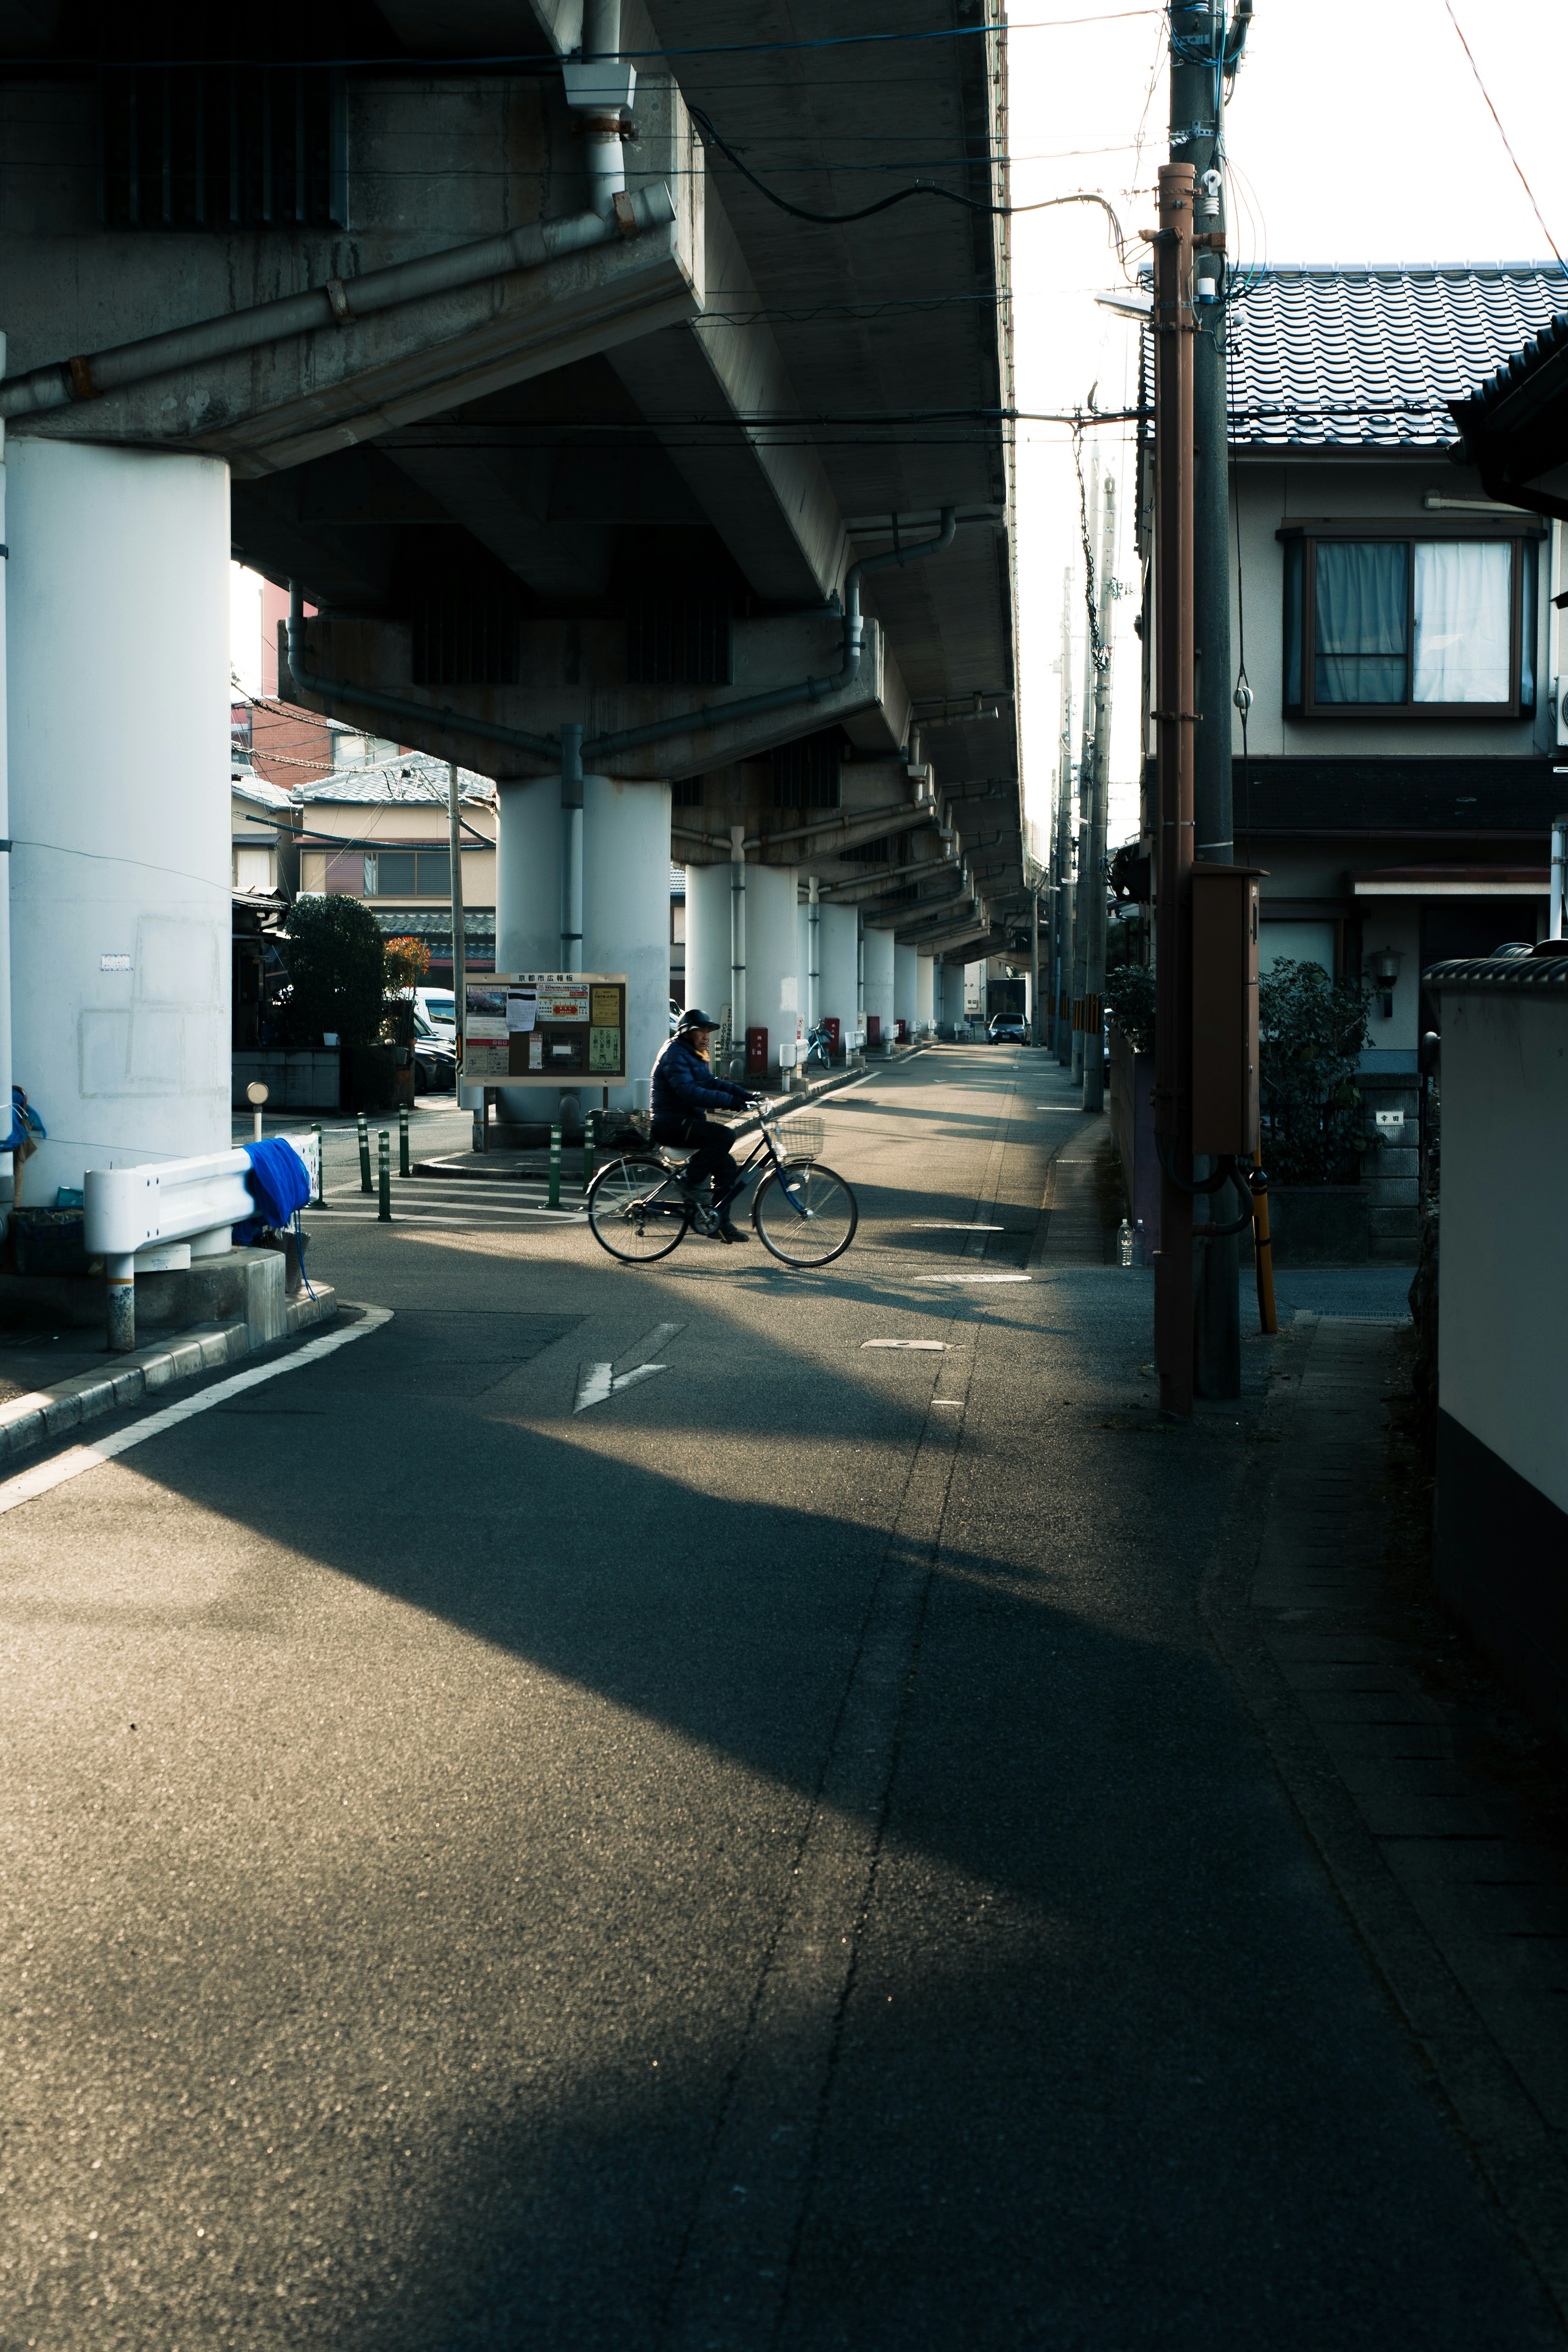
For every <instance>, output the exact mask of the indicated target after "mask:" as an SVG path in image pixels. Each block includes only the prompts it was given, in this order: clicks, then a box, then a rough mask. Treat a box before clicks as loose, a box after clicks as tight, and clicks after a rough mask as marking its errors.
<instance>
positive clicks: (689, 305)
mask: <svg viewBox="0 0 1568 2352" xmlns="http://www.w3.org/2000/svg"><path fill="white" fill-rule="evenodd" d="M482 87H483V88H484V89H485V95H484V98H483V100H482V103H480V104H479V107H478V113H479V122H478V124H477V126H476V125H475V124H473V123H470V124H469V125H468V137H467V138H466V139H465V140H463V141H462V142H460V143H461V145H462V152H464V153H465V155H468V154H476V155H478V154H483V153H486V152H489V146H493V148H494V152H495V153H496V156H497V159H498V165H499V168H498V170H497V171H496V172H495V173H494V174H493V175H491V174H489V173H482V172H479V171H476V172H475V173H473V174H472V179H473V182H474V184H477V185H479V187H481V188H482V189H484V190H485V191H487V194H485V196H484V198H483V202H484V203H485V205H488V207H489V212H488V214H487V215H480V216H478V217H476V215H475V213H474V211H473V205H472V201H471V200H469V201H468V202H467V203H466V204H465V203H459V204H458V205H455V206H454V208H453V210H452V212H451V214H450V215H446V216H444V215H443V211H442V206H441V205H440V204H439V203H437V204H436V205H432V206H431V207H430V208H429V209H428V211H427V212H426V213H424V215H423V216H422V222H421V230H420V233H419V235H418V236H414V237H411V236H409V234H408V232H407V229H406V227H405V226H403V221H404V218H405V213H404V208H403V207H402V206H401V205H400V206H399V207H398V211H397V218H396V221H395V223H389V224H387V225H386V226H382V225H381V224H379V223H374V222H373V223H372V224H370V225H369V226H366V227H365V228H363V229H357V228H356V231H355V234H354V236H353V238H352V239H350V238H349V237H347V236H341V235H339V236H334V235H328V234H325V233H311V234H305V233H301V234H298V235H295V236H289V238H287V239H286V240H277V241H274V240H271V239H259V238H254V237H250V238H230V239H226V240H225V239H216V238H215V239H210V240H207V239H200V238H196V237H189V238H183V239H177V240H176V239H150V238H146V237H142V238H141V239H131V238H126V237H121V236H101V235H100V236H97V237H96V238H89V236H86V234H85V232H84V233H83V234H82V235H81V236H79V237H77V238H75V239H72V240H68V243H69V245H70V250H71V257H72V259H71V268H72V272H73V274H74V277H75V278H76V279H77V280H79V281H86V283H80V282H79V283H78V284H77V285H76V287H75V288H74V289H73V293H74V299H73V301H72V303H71V304H69V305H67V304H63V303H62V302H61V300H60V298H59V286H58V280H59V273H60V269H61V261H60V257H59V250H58V248H59V244H60V240H59V238H58V237H54V238H34V239H26V238H21V239H16V241H15V244H16V247H19V248H21V250H20V251H18V252H17V253H16V265H15V266H14V272H13V276H12V279H11V287H10V289H9V290H10V293H11V295H12V297H13V299H14V308H15V310H16V312H18V313H19V317H18V319H17V322H16V330H14V331H16V334H17V337H18V341H19V343H20V348H19V349H18V348H17V343H16V342H14V343H13V346H12V352H11V357H12V372H13V373H24V372H25V371H26V368H27V367H31V366H36V365H41V364H44V363H46V362H63V361H64V359H65V358H66V357H67V356H68V352H69V351H70V350H71V349H72V348H74V349H75V350H77V351H79V352H89V353H90V352H92V351H94V350H102V349H105V348H107V347H109V346H110V345H113V344H115V343H119V342H122V341H134V340H137V339H138V338H140V337H142V336H145V335H148V334H151V333H153V332H162V331H165V330H167V329H169V328H172V327H175V326H179V325H181V324H184V323H191V324H195V322H196V321H198V320H202V319H206V318H216V317H220V316H224V315H226V314H228V313H230V312H232V311H237V310H244V309H247V308H249V307H253V306H255V305H258V304H263V303H266V302H268V301H272V300H277V299H279V298H280V297H282V296H285V295H289V294H294V293H299V292H302V291H304V290H305V289H308V288H310V287H311V286H317V287H320V286H323V285H327V284H329V282H330V281H332V280H337V281H341V282H342V283H343V284H345V285H346V286H347V287H349V288H350V289H352V285H353V279H354V278H355V277H356V275H358V274H360V273H361V272H363V271H365V270H367V269H372V268H381V267H384V266H388V265H390V264H393V263H395V262H399V261H406V260H411V259H415V258H417V257H421V256H423V255H426V254H430V253H436V252H440V251H443V250H445V249H447V247H449V246H455V245H457V244H458V243H460V242H462V241H464V239H465V238H479V237H482V236H487V235H493V234H496V233H497V232H498V231H500V230H501V229H503V228H507V227H510V226H516V225H517V223H516V220H515V216H513V217H512V218H510V219H509V218H508V215H507V209H506V194H505V192H506V191H507V190H508V188H509V187H510V184H511V181H510V173H515V172H517V171H518V169H519V167H520V165H521V166H522V167H523V170H522V177H521V185H522V186H524V187H529V186H530V185H531V187H532V188H533V189H535V190H541V191H542V190H543V189H544V188H546V187H549V188H551V189H552V190H553V191H556V192H557V193H558V194H564V195H565V197H566V198H567V200H568V203H570V202H571V201H572V200H574V199H577V196H578V192H577V188H576V186H574V181H577V182H581V180H582V173H581V165H580V161H579V160H578V159H577V158H576V157H575V155H574V153H573V152H571V150H570V146H569V142H567V139H566V133H565V128H564V110H563V108H561V107H560V106H559V101H558V100H553V95H552V93H549V92H547V91H546V90H545V89H543V88H542V86H541V85H540V84H539V83H538V82H537V81H534V82H525V83H521V84H516V85H514V84H510V83H506V82H500V81H497V82H495V83H493V84H489V85H486V86H482ZM378 92H379V95H380V104H381V112H382V113H383V114H384V115H385V116H386V117H387V118H388V119H387V121H382V120H381V117H380V115H378V114H376V112H375V111H374V107H375V102H376V99H377V93H378ZM426 95H427V97H428V100H429V103H430V105H431V106H432V107H433V108H437V110H439V109H440V108H443V107H445V108H451V107H452V106H453V105H454V103H455V102H456V101H455V100H454V97H453V93H452V90H451V89H450V87H449V85H448V84H447V83H446V82H442V83H440V84H437V85H432V86H431V87H430V89H429V90H428V91H427V93H426ZM468 95H469V97H470V99H472V96H473V93H472V92H471V91H470V92H469V93H468ZM509 97H510V98H511V99H512V100H514V101H515V107H514V114H513V115H509V110H508V100H509ZM645 99H646V103H645ZM552 103H553V104H554V107H555V111H556V112H557V113H559V114H560V115H561V116H562V121H561V123H559V124H557V123H556V122H555V121H553V119H552V117H551V116H550V114H549V108H550V106H551V105H552ZM355 105H356V107H357V109H358V110H359V118H360V127H361V129H362V131H363V137H364V140H365V141H366V142H368V146H369V149H370V152H369V153H368V154H366V155H365V156H364V158H363V161H364V167H365V172H366V175H367V181H370V182H372V183H374V171H375V163H376V159H377V157H378V156H379V155H380V154H381V152H383V151H384V152H385V154H386V159H387V164H388V169H389V171H390V172H392V173H393V177H394V184H397V177H398V173H400V171H401V169H402V168H403V167H404V165H405V158H406V156H407V154H408V153H409V152H428V149H429V144H430V138H431V133H430V129H429V126H428V125H427V124H426V123H425V122H419V123H417V125H416V123H415V122H413V121H409V120H408V119H407V113H408V110H407V108H406V105H405V89H404V87H403V86H399V87H398V89H396V90H395V92H392V93H387V92H386V91H384V90H383V89H381V87H380V86H378V85H374V84H373V85H369V86H368V89H367V87H365V86H357V85H356V96H355ZM474 111H475V108H474V107H473V106H472V105H470V108H469V112H470V113H472V112H474ZM509 121H510V122H511V130H510V138H509V136H508V135H507V126H508V123H509ZM520 125H521V126H525V127H524V128H523V129H522V131H521V137H520V128H519V126H520ZM529 128H531V131H532V137H531V138H530V137H529V136H528V135H527V130H528V129H529ZM638 131H639V141H638V147H637V157H636V164H637V167H636V168H635V169H634V170H633V171H631V172H628V173H627V186H628V189H629V190H631V191H634V192H635V191H636V190H637V189H638V188H640V187H643V186H647V185H650V184H660V183H662V184H666V185H668V188H669V190H670V193H671V195H672V196H673V198H674V200H675V204H676V218H675V220H674V222H673V224H672V225H670V226H668V227H664V228H660V229H653V230H647V231H645V232H644V233H643V234H642V235H640V236H633V237H630V238H627V239H626V241H625V242H616V243H615V244H613V245H605V246H600V247H595V248H593V249H592V250H589V251H586V252H583V253H579V254H576V255H574V256H573V257H569V258H562V259H560V260H556V261H552V262H549V263H547V264H545V265H544V266H543V267H542V268H535V269H528V270H522V271H514V272H512V273H510V275H505V276H500V277H494V278H488V279H484V280H481V281H480V282H479V283H477V284H475V285H471V286H468V287H464V288H462V289H458V290H455V291H452V292H449V293H445V294H437V295H430V296H426V297H425V298H423V299H419V300H416V301H412V302H407V303H405V304H403V305H401V306H400V307H399V308H398V309H396V310H387V311H384V312H382V313H380V314H378V315H375V316H373V317H369V318H363V319H354V318H353V317H352V316H351V317H349V318H348V319H346V320H344V321H343V323H342V324H341V325H330V324H329V325H323V326H321V327H320V328H318V329H314V330H312V331H309V332H306V333H302V334H294V335H289V336H288V337H285V338H280V339H279V340H278V341H274V342H270V343H267V344H264V345H262V346H260V347H259V348H258V349H257V350H255V351H250V352H237V353H235V354H233V355H231V356H228V357H226V358H222V359H219V360H216V361H213V362H210V363H209V362H203V363H202V364H200V365H196V366H192V367H189V368H187V369H185V370H184V372H183V373H179V374H176V375H172V376H169V375H165V376H162V377H156V378H153V379H151V380H149V381H148V382H146V383H136V384H131V385H128V386H127V387H125V388H124V389H122V390H120V391H115V392H110V393H109V394H106V395H105V396H103V397H102V398H100V399H92V400H87V401H79V402H78V403H76V404H73V405H72V406H70V407H68V408H64V409H58V410H54V411H49V412H47V413H44V414H38V415H28V416H26V417H18V418H16V420H14V422H13V424H12V426H11V430H12V431H13V432H16V433H25V434H29V435H32V434H37V435H41V436H47V437H51V438H58V439H80V440H89V441H94V442H125V443H133V444H136V445H139V446H153V447H177V448H181V449H188V450H199V451H203V452H205V453H208V454H211V455H214V456H219V457H225V458H226V459H227V460H228V462H229V464H230V466H231V467H232V468H233V470H234V471H235V472H236V473H237V474H239V475H242V476H244V475H247V474H248V475H257V474H265V473H268V472H271V471H275V470H278V469H279V468H281V467H291V466H298V465H301V464H304V463H306V462H308V461H309V460H310V458H312V457H321V456H323V455H326V454H328V453H330V452H331V451H334V450H338V449H342V448H343V447H345V446H351V445H353V444H354V443H356V442H362V441H366V440H371V439H374V438H375V437H377V436H380V435H382V434H384V433H385V432H387V431H389V430H392V429H394V428H395V427H396V426H398V425H408V424H412V423H416V422H418V421H421V420H423V419H425V418H427V417H429V416H432V415H437V414H439V413H440V412H441V411H443V410H445V409H447V408H450V407H453V406H456V405H458V404H462V403H464V402H468V401H472V400H475V399H478V398H480V397H481V396H483V395H484V394H487V393H491V392H495V391H499V390H502V389H504V388H505V387H506V386H508V385H510V384H513V383H520V382H522V381H523V380H525V379H526V378H528V377H530V376H534V375H541V374H545V373H551V372H553V371H554V370H556V369H559V368H561V367H563V366H565V365H567V364H568V363H569V362H572V361H573V360H575V359H580V358H583V357H584V356H587V355H590V354H593V353H596V352H604V351H606V350H608V349H610V348H612V347H613V346H614V345H615V344H616V343H617V342H620V341H626V340H628V339H634V338H636V337H637V336H642V335H647V334H648V333H649V332H650V331H655V330H658V329H659V328H662V327H664V326H667V325H669V324H672V323H673V322H675V321H677V320H684V319H688V318H690V317H691V316H692V315H693V314H694V313H695V311H696V310H698V309H699V308H700V302H701V290H700V280H701V271H702V242H703V238H702V208H703V207H702V187H701V175H700V171H698V172H694V171H693V170H692V168H691V156H692V154H693V153H695V152H700V151H696V150H693V149H691V148H690V146H689V139H688V135H687V128H686V115H685V109H684V107H683V106H682V105H681V102H680V99H679V91H678V90H677V89H676V88H675V85H674V83H673V82H672V81H670V80H668V79H663V78H658V77H655V78H653V79H650V80H649V81H648V82H647V84H646V85H645V86H644V87H642V88H639V91H638ZM481 133H482V134H483V135H481ZM457 134H458V124H456V123H455V124H454V129H453V132H452V134H451V140H450V142H449V144H456V143H458V136H457ZM487 141H488V142H489V145H487ZM556 144H559V145H560V146H561V148H562V150H563V152H562V153H561V154H560V156H559V157H557V156H556V155H555V153H554V147H555V146H556ZM520 145H521V150H522V152H521V154H520V153H519V152H518V149H519V147H520ZM529 164H532V165H534V166H536V167H538V168H535V169H533V170H531V171H530V170H528V169H527V168H526V166H527V165H529ZM552 167H553V168H552ZM467 176H468V175H465V174H463V173H454V174H450V175H449V177H450V178H451V179H452V180H453V182H454V183H456V184H458V185H459V186H461V185H462V184H464V182H465V179H466V178H467ZM432 178H433V179H435V180H437V184H439V179H440V175H439V174H437V173H432ZM578 201H579V202H580V203H581V204H585V203H586V191H585V187H584V192H583V194H582V196H581V198H580V199H578ZM448 220H449V221H450V224H451V225H450V226H448V225H447V223H448ZM443 231H445V233H443ZM175 245H178V246H180V247H182V248H184V247H193V248H195V252H194V253H193V255H192V267H191V268H190V269H189V270H182V272H181V273H180V274H179V275H175V274H174V273H173V272H171V270H170V268H169V262H170V258H171V251H172V248H173V247H174V246H175ZM32 247H47V253H42V252H35V251H33V250H31V248H32ZM122 247H129V248H130V250H128V251H126V252H125V253H124V254H123V256H122V255H121V248H122ZM153 248H157V249H158V250H155V251H154V250H151V249H153ZM121 258H122V259H123V261H124V263H125V278H126V285H125V286H124V287H117V286H115V285H114V283H113V282H112V280H113V274H114V271H115V268H116V266H117V262H119V261H120V260H121ZM225 264H227V267H225ZM41 271H47V282H42V283H37V284H35V283H34V282H33V280H34V278H36V277H37V276H38V275H39V273H40V272H41ZM172 294H173V295H174V299H173V300H172V299H171V296H172ZM70 310H75V311H76V312H77V313H83V312H85V313H86V314H87V316H86V317H85V318H84V317H78V318H77V319H75V320H73V319H72V318H71V317H70V316H69V315H68V313H69V311H70ZM88 320H90V324H89V323H88ZM10 323H11V311H10V310H9V309H8V325H9V324H10ZM62 337H64V338H65V339H66V340H65V341H64V344H63V347H62V341H61V339H62Z"/></svg>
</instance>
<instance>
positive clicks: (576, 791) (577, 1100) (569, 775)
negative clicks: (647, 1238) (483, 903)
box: [561, 723, 583, 1138]
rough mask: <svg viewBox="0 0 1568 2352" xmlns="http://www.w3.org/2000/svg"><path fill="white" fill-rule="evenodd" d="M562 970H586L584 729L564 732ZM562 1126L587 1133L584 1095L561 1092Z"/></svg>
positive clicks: (567, 1131)
mask: <svg viewBox="0 0 1568 2352" xmlns="http://www.w3.org/2000/svg"><path fill="white" fill-rule="evenodd" d="M561 969H562V971H582V969H583V730H582V728H581V727H579V726H577V725H576V724H575V723H572V724H569V725H567V726H565V727H563V729H562V730H561ZM561 1125H562V1128H563V1130H564V1132H565V1134H566V1135H567V1136H568V1137H569V1138H575V1137H576V1136H578V1135H580V1134H581V1133H582V1130H583V1096H582V1090H581V1088H579V1087H562V1089H561Z"/></svg>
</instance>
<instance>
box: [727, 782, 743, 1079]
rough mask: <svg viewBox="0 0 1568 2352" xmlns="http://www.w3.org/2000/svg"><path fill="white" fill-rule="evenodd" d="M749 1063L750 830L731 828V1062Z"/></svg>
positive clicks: (737, 825) (734, 825)
mask: <svg viewBox="0 0 1568 2352" xmlns="http://www.w3.org/2000/svg"><path fill="white" fill-rule="evenodd" d="M737 1052H738V1053H739V1055H740V1057H741V1065H742V1068H744V1066H745V1059H746V828H745V826H744V825H743V824H732V825H731V827H730V1061H731V1070H732V1069H733V1067H734V1061H735V1055H736V1054H737Z"/></svg>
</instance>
